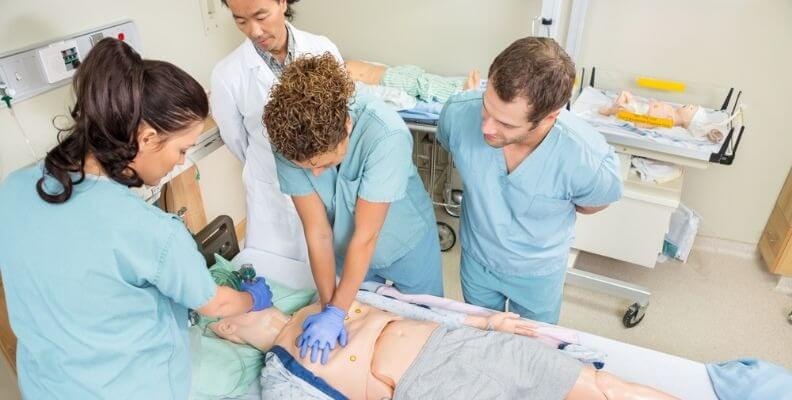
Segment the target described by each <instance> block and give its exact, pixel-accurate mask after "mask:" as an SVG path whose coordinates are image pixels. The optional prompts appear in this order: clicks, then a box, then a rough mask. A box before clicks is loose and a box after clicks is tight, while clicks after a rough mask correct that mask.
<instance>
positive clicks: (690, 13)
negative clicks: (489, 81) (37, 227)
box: [0, 0, 792, 242]
mask: <svg viewBox="0 0 792 400" xmlns="http://www.w3.org/2000/svg"><path fill="white" fill-rule="evenodd" d="M12 3H13V6H12V5H11V4H12ZM73 4H74V3H73V2H60V1H54V0H50V1H43V0H34V1H25V2H11V1H10V0H0V52H2V51H6V50H11V49H14V48H17V47H21V46H24V45H28V44H30V43H35V42H38V41H42V40H46V39H49V38H52V37H57V36H61V35H65V34H69V33H72V32H77V31H81V30H84V29H87V28H90V27H94V26H97V25H101V24H104V23H107V22H111V21H116V20H120V19H124V18H132V19H134V20H135V21H136V22H137V24H138V29H139V30H140V32H141V36H142V40H143V46H144V55H145V56H147V57H153V58H162V59H166V60H169V61H172V62H174V63H176V64H178V65H179V66H181V67H182V68H184V69H185V70H187V71H188V72H190V73H191V74H193V75H194V76H195V77H196V78H198V80H199V81H201V82H202V83H203V84H205V85H206V84H208V79H209V74H210V71H211V68H212V65H213V64H214V63H215V62H216V61H217V60H219V59H220V58H221V57H222V56H223V55H224V54H225V53H227V52H228V51H230V50H231V49H232V48H233V47H235V46H236V45H237V44H238V43H239V40H240V36H239V34H238V33H237V32H236V30H235V29H234V27H233V24H232V23H231V22H232V21H231V20H230V18H228V19H224V21H225V22H224V23H223V25H222V27H221V29H220V30H218V31H216V32H214V33H211V34H210V35H209V36H207V35H205V34H204V33H203V28H202V20H201V14H200V7H199V3H198V1H190V0H171V1H153V0H141V1H134V2H105V1H99V0H84V1H82V2H80V7H79V9H72V8H70V5H73ZM540 5H541V3H540V1H539V0H533V1H526V0H498V1H491V2H485V1H481V0H431V1H427V0H400V1H392V0H303V1H302V2H301V3H299V4H298V5H297V7H296V10H297V18H296V20H295V24H296V25H297V26H298V27H300V28H303V29H306V30H308V31H313V32H316V33H321V34H324V35H326V36H329V37H330V38H331V39H332V40H333V41H335V43H336V44H337V45H338V46H339V48H340V49H341V52H342V54H343V55H344V57H345V58H362V59H369V60H376V61H380V62H384V63H391V64H397V63H417V64H421V65H422V66H425V67H426V68H427V69H429V70H431V71H434V72H437V73H442V74H454V75H459V74H463V73H465V72H466V71H467V70H469V69H471V68H479V69H481V70H482V72H484V73H486V70H487V68H488V66H489V63H490V62H491V60H492V58H493V57H494V56H495V55H496V54H497V53H498V52H499V51H500V50H501V49H502V48H504V47H505V46H506V45H507V44H508V43H510V42H511V41H512V40H513V39H515V38H517V37H520V36H524V35H526V34H528V33H529V32H530V29H531V22H530V19H531V18H532V17H533V16H535V15H536V14H538V13H539V10H540ZM679 10H684V12H680V11H679ZM221 12H226V11H225V10H224V9H221ZM790 18H792V3H790V2H789V1H788V0H765V1H762V2H754V1H748V0H729V1H715V0H699V1H696V2H688V1H682V0H669V1H663V2H649V1H634V0H608V1H591V2H590V8H589V13H588V16H587V19H586V27H585V32H584V40H583V44H582V50H581V53H580V60H579V61H580V64H581V65H596V66H601V67H610V68H616V69H621V70H630V71H636V72H642V73H645V74H654V75H657V76H661V77H671V78H675V79H680V80H687V81H694V82H702V83H709V84H714V85H722V86H729V85H733V86H736V87H738V88H741V89H743V90H744V91H745V93H744V102H745V104H747V105H748V106H749V107H750V108H749V109H748V111H747V114H748V121H747V122H748V123H749V129H748V131H747V134H746V137H745V138H744V141H743V143H742V144H741V147H740V154H739V155H738V158H737V161H736V162H735V164H734V165H732V166H729V167H724V166H712V167H711V168H709V169H708V170H705V171H695V170H694V171H690V172H689V173H688V176H687V180H686V183H685V186H686V187H685V193H684V196H683V201H684V202H685V203H686V204H688V205H689V206H691V207H692V208H694V209H695V210H697V211H698V212H699V213H700V214H702V216H703V217H704V221H703V223H702V226H701V233H702V234H704V235H708V236H715V237H722V238H727V239H733V240H739V241H745V242H756V241H757V240H758V238H759V235H760V233H761V230H762V228H763V226H764V224H765V221H766V219H767V216H768V215H769V212H770V209H771V207H772V205H773V203H774V201H775V198H776V196H777V195H778V192H779V189H780V187H781V184H782V182H783V179H784V177H785V176H786V174H787V172H788V170H789V168H790V165H791V164H792V151H790V149H792V134H789V133H788V132H787V131H786V128H785V126H786V124H785V123H784V121H785V116H784V112H785V111H786V108H788V107H789V106H790V104H792V81H790V80H789V79H786V76H787V74H788V71H790V70H792V51H790V50H789V44H788V43H787V41H788V38H790V37H792V24H788V23H786V21H788V20H790ZM69 103H70V91H69V90H68V89H65V88H63V89H59V90H56V91H53V92H50V93H48V94H46V95H42V96H39V97H37V98H34V99H31V100H27V101H25V102H21V103H19V104H18V105H17V106H16V109H17V113H18V115H19V119H20V120H21V122H22V124H23V125H24V126H25V129H26V131H27V132H29V133H30V135H31V140H32V142H33V144H34V146H35V147H36V149H37V151H38V152H39V153H43V152H44V150H45V149H47V148H48V147H49V146H51V145H52V144H53V143H54V132H55V131H54V129H53V128H52V126H51V122H50V120H51V118H52V117H53V116H55V115H58V114H63V113H65V111H66V107H67V105H68V104H69ZM782 107H783V108H782ZM31 161H32V157H30V156H29V154H28V153H27V151H26V150H25V147H24V141H23V140H22V137H21V135H20V133H19V129H18V128H16V125H15V123H14V122H13V120H12V119H11V118H10V116H9V113H8V111H7V110H5V109H0V170H2V171H0V176H4V174H7V173H8V172H9V171H10V170H12V169H15V168H18V167H19V166H22V165H25V164H28V163H30V162H31ZM200 167H201V170H202V176H203V178H204V180H203V182H202V187H203V189H204V196H205V197H206V198H207V203H208V204H207V213H209V214H210V218H211V217H212V216H214V215H217V214H218V213H221V212H226V213H229V214H231V215H232V217H233V218H234V219H235V220H237V219H239V218H240V216H241V215H243V214H244V209H243V207H244V199H243V197H242V196H243V194H242V193H240V190H239V189H240V188H241V186H240V185H239V183H238V182H236V181H235V182H234V184H232V185H229V184H225V183H223V182H222V181H223V178H226V173H227V174H233V175H238V171H239V165H238V163H236V162H235V161H234V159H233V157H231V156H230V155H229V154H228V153H227V152H226V151H221V152H220V153H218V154H216V155H213V156H211V157H209V158H208V159H207V160H206V161H204V162H202V163H201V165H200ZM207 171H208V172H207ZM218 171H220V172H218Z"/></svg>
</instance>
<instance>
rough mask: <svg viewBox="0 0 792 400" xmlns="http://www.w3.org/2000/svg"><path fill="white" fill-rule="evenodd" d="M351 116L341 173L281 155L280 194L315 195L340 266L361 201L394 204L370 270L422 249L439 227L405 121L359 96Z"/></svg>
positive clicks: (373, 100) (277, 158)
mask: <svg viewBox="0 0 792 400" xmlns="http://www.w3.org/2000/svg"><path fill="white" fill-rule="evenodd" d="M349 114H350V117H351V118H352V123H353V127H352V132H351V133H350V136H349V146H348V148H347V153H346V155H345V156H344V159H343V161H342V162H341V164H340V166H339V168H338V169H336V168H328V169H326V170H324V171H323V172H322V173H321V174H320V175H319V176H313V174H312V173H311V171H310V170H308V169H303V168H300V167H299V166H297V165H296V164H294V163H293V162H291V161H289V160H286V159H285V158H284V157H283V156H282V155H281V154H280V153H276V156H275V161H276V164H277V169H278V179H279V181H280V187H281V191H282V192H283V193H285V194H288V195H291V196H305V195H308V194H311V193H313V192H316V193H317V194H318V195H319V197H320V198H321V199H322V203H324V206H325V210H326V212H327V218H328V221H329V222H330V224H331V225H332V226H333V245H334V250H335V256H336V262H337V265H338V266H341V265H343V263H344V258H345V256H346V251H347V247H348V244H349V241H350V239H351V238H352V233H353V232H354V230H355V217H354V215H355V203H356V201H357V199H358V197H360V198H362V199H364V200H367V201H370V202H375V203H390V207H389V208H388V215H387V217H386V218H385V223H384V225H383V226H382V230H381V231H380V234H379V238H378V239H377V246H376V249H375V251H374V257H373V258H372V260H371V263H370V267H371V268H385V267H388V266H390V265H391V264H393V263H394V262H395V261H396V260H398V259H400V258H401V257H403V256H404V255H406V254H407V253H408V252H410V251H411V250H412V249H414V248H415V247H416V246H417V245H418V241H419V240H420V239H421V238H423V237H424V234H425V233H426V232H427V229H430V227H433V226H434V224H435V222H434V221H435V219H434V210H433V207H432V202H431V200H430V199H429V194H428V193H427V192H426V189H424V186H423V183H422V181H421V178H420V176H419V175H418V171H417V169H416V168H415V164H413V160H412V149H413V147H412V146H413V139H412V134H411V133H410V131H409V129H407V126H406V125H405V124H404V121H403V120H402V119H401V118H400V117H399V115H398V114H397V113H396V112H395V111H393V110H391V109H389V108H388V107H387V106H386V105H385V103H383V102H382V101H380V100H379V99H377V98H375V97H372V96H367V95H357V96H355V97H354V98H353V100H352V102H351V104H350V107H349Z"/></svg>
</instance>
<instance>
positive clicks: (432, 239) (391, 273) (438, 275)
mask: <svg viewBox="0 0 792 400" xmlns="http://www.w3.org/2000/svg"><path fill="white" fill-rule="evenodd" d="M338 268H343V266H340V267H338ZM338 273H339V274H340V270H339V271H338ZM364 280H366V281H371V282H379V283H385V280H389V281H391V282H393V286H395V287H396V289H398V290H399V291H400V292H402V293H405V294H430V295H433V296H438V297H443V269H442V263H441V258H440V240H439V238H438V235H437V230H436V229H434V226H430V227H429V229H427V230H426V233H425V234H424V237H423V239H421V241H419V242H418V245H417V246H415V248H414V249H412V250H411V251H410V252H409V253H407V254H405V255H404V257H402V258H400V259H398V260H396V262H394V263H393V264H391V265H389V266H387V267H384V268H369V271H368V274H367V275H366V278H365V279H364Z"/></svg>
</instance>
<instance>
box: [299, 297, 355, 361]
mask: <svg viewBox="0 0 792 400" xmlns="http://www.w3.org/2000/svg"><path fill="white" fill-rule="evenodd" d="M344 318H346V313H345V312H344V311H343V310H341V309H340V308H338V307H335V306H331V305H327V306H325V308H324V310H322V312H319V313H316V314H312V315H309V316H308V318H306V319H305V322H303V333H302V334H300V336H298V337H297V347H299V348H300V358H305V355H306V353H308V349H309V348H310V349H311V362H312V363H315V362H316V359H317V358H318V357H319V354H320V353H321V355H322V357H321V360H322V364H327V359H328V357H329V356H330V352H331V351H332V350H333V349H335V346H336V342H338V343H340V344H341V347H344V346H346V345H347V331H346V328H345V327H344Z"/></svg>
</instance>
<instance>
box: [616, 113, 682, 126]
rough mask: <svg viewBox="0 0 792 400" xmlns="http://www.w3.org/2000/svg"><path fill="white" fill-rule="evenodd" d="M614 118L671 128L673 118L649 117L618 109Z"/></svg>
mask: <svg viewBox="0 0 792 400" xmlns="http://www.w3.org/2000/svg"><path fill="white" fill-rule="evenodd" d="M616 118H618V119H621V120H625V121H627V122H634V123H638V124H647V125H654V126H661V127H663V128H672V127H673V126H674V120H673V119H671V118H657V117H650V116H648V115H644V114H635V113H631V112H629V111H624V110H622V111H619V112H618V113H616Z"/></svg>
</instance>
